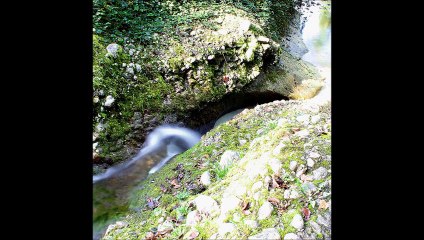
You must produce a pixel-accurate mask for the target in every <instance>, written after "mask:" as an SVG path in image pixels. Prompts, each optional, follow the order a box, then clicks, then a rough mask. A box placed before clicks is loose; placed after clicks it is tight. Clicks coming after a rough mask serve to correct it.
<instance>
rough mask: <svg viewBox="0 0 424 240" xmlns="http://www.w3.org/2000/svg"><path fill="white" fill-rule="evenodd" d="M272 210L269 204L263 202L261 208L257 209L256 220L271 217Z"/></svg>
mask: <svg viewBox="0 0 424 240" xmlns="http://www.w3.org/2000/svg"><path fill="white" fill-rule="evenodd" d="M273 210H274V207H273V206H272V204H271V203H270V202H268V201H267V202H265V203H264V204H262V206H261V207H260V208H259V211H258V220H263V219H266V218H268V217H269V216H271V213H272V211H273Z"/></svg>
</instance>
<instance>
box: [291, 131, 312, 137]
mask: <svg viewBox="0 0 424 240" xmlns="http://www.w3.org/2000/svg"><path fill="white" fill-rule="evenodd" d="M294 135H296V136H298V137H300V138H306V137H307V136H309V131H308V129H303V130H301V131H299V132H297V133H295V134H294Z"/></svg>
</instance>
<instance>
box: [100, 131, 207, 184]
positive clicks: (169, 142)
mask: <svg viewBox="0 0 424 240" xmlns="http://www.w3.org/2000/svg"><path fill="white" fill-rule="evenodd" d="M200 137H201V136H200V134H199V133H197V132H195V131H193V130H191V129H188V128H182V127H176V126H172V125H163V126H160V127H157V128H156V129H155V130H154V131H153V132H151V133H150V134H149V135H148V136H147V139H146V141H145V146H144V147H143V148H142V149H141V150H140V151H139V153H138V154H137V155H136V156H135V157H133V158H132V159H131V160H130V161H128V162H126V163H124V164H121V165H119V166H115V167H111V168H109V169H108V170H107V171H106V172H105V173H103V174H99V175H96V176H93V183H95V182H97V181H100V180H102V179H106V178H109V177H111V176H113V175H115V174H119V173H120V172H121V171H123V170H126V169H128V168H131V166H136V165H135V163H136V162H137V161H146V159H145V157H148V156H149V155H152V154H157V152H158V151H163V150H162V149H164V147H166V151H167V153H166V154H163V155H164V156H165V157H164V159H162V160H161V161H160V162H159V163H157V164H156V166H154V167H153V168H152V169H150V170H149V174H151V173H154V172H156V171H157V170H159V169H160V168H161V167H162V166H163V165H165V164H166V163H167V162H168V161H169V160H170V159H171V158H172V157H173V156H175V155H177V154H179V153H181V152H183V151H185V150H187V149H189V148H191V147H192V146H194V145H195V144H196V143H197V142H199V141H200ZM137 166H140V164H138V165H137ZM146 166H147V164H146Z"/></svg>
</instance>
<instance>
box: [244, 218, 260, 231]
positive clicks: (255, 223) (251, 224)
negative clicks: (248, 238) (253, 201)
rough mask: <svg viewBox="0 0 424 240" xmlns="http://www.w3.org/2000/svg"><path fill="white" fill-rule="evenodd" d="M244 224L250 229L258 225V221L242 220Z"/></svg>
mask: <svg viewBox="0 0 424 240" xmlns="http://www.w3.org/2000/svg"><path fill="white" fill-rule="evenodd" d="M244 224H246V225H247V226H248V227H249V228H251V229H255V228H258V227H259V223H258V222H257V221H255V220H244Z"/></svg>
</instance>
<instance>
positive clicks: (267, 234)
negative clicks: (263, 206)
mask: <svg viewBox="0 0 424 240" xmlns="http://www.w3.org/2000/svg"><path fill="white" fill-rule="evenodd" d="M247 239H249V240H263V239H276V240H280V239H281V236H280V233H279V232H278V230H277V229H276V228H266V229H264V230H262V232H260V233H258V234H256V235H253V236H250V237H248V238H247Z"/></svg>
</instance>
